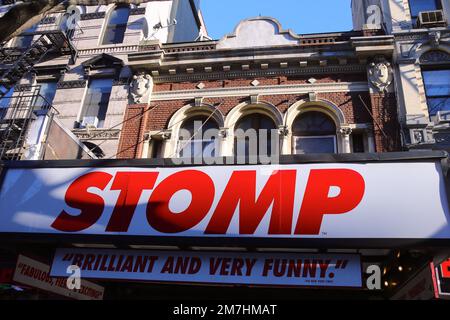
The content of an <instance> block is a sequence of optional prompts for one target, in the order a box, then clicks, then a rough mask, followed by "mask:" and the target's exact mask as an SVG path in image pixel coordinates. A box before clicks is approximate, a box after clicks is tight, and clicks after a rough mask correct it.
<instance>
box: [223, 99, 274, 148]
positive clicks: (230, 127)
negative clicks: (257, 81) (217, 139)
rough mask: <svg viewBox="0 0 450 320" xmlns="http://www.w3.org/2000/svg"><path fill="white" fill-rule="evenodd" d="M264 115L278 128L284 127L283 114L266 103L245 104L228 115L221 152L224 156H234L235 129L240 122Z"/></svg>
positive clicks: (241, 104) (239, 105)
mask: <svg viewBox="0 0 450 320" xmlns="http://www.w3.org/2000/svg"><path fill="white" fill-rule="evenodd" d="M257 113H259V114H263V115H266V116H268V117H269V118H271V119H272V120H273V121H274V123H275V126H276V127H277V128H279V127H282V126H283V114H282V113H281V112H280V110H278V108H277V107H275V106H274V105H273V104H271V103H269V102H265V101H257V102H250V101H249V102H243V103H240V104H238V105H237V106H235V107H234V108H233V109H231V111H230V112H229V113H228V114H227V116H226V118H225V124H224V127H225V128H226V130H227V134H226V137H225V138H224V139H223V141H222V146H221V150H222V153H223V155H224V156H233V154H234V151H233V149H234V129H235V127H236V124H237V123H238V122H239V120H240V119H241V118H242V117H244V116H247V115H250V114H257Z"/></svg>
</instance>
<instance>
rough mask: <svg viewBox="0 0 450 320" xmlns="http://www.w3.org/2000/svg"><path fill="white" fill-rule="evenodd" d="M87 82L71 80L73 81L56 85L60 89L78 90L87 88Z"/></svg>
mask: <svg viewBox="0 0 450 320" xmlns="http://www.w3.org/2000/svg"><path fill="white" fill-rule="evenodd" d="M86 82H87V80H71V81H60V82H58V84H57V85H56V86H57V88H58V89H76V88H84V87H86Z"/></svg>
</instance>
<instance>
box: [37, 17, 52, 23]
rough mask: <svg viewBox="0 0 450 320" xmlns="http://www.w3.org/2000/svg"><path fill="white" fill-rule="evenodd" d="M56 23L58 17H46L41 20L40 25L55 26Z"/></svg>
mask: <svg viewBox="0 0 450 320" xmlns="http://www.w3.org/2000/svg"><path fill="white" fill-rule="evenodd" d="M55 22H56V17H45V18H44V19H42V20H41V22H40V24H54V23H55Z"/></svg>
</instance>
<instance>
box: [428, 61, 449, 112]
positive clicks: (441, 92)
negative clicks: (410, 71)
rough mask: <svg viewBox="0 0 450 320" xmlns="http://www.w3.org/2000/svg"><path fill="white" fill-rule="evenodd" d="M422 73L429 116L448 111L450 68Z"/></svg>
mask: <svg viewBox="0 0 450 320" xmlns="http://www.w3.org/2000/svg"><path fill="white" fill-rule="evenodd" d="M422 73H423V81H424V84H425V92H426V96H427V104H428V112H429V114H430V116H435V115H436V114H437V113H438V112H439V111H450V68H449V69H441V70H424V71H423V72H422Z"/></svg>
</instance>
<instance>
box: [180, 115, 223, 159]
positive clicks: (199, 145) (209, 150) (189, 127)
mask: <svg viewBox="0 0 450 320" xmlns="http://www.w3.org/2000/svg"><path fill="white" fill-rule="evenodd" d="M180 130H181V131H180V136H179V140H178V147H177V149H178V156H179V157H180V158H196V157H203V158H210V157H216V156H217V155H218V154H219V152H218V151H219V150H218V140H217V139H216V137H217V135H218V132H219V126H218V124H217V123H216V121H214V120H213V119H210V118H209V117H207V116H194V117H191V118H189V119H187V120H185V121H184V122H183V124H182V125H181V129H180ZM208 130H214V131H209V132H210V133H213V134H212V137H211V136H210V137H207V136H204V135H205V133H206V132H207V131H208ZM214 132H215V134H214Z"/></svg>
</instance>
